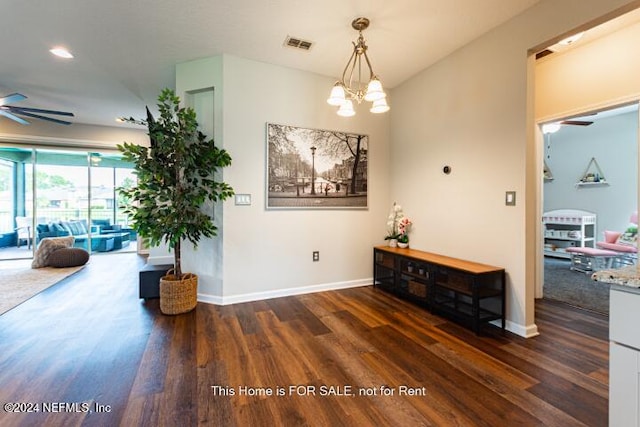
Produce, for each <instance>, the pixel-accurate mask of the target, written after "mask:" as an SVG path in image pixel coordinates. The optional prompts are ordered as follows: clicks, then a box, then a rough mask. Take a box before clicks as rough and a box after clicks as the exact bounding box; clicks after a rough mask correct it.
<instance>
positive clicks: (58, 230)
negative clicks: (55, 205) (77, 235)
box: [49, 223, 71, 237]
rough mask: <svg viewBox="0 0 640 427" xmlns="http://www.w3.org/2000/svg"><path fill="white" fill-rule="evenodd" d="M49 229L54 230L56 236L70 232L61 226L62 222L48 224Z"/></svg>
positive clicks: (66, 234)
mask: <svg viewBox="0 0 640 427" xmlns="http://www.w3.org/2000/svg"><path fill="white" fill-rule="evenodd" d="M49 229H50V230H53V231H55V233H56V236H58V237H63V236H69V235H70V234H71V233H70V232H69V230H67V229H66V228H64V227H63V226H62V224H57V223H52V224H51V225H50V226H49Z"/></svg>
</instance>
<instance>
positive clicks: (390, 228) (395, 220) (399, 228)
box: [384, 203, 412, 243]
mask: <svg viewBox="0 0 640 427" xmlns="http://www.w3.org/2000/svg"><path fill="white" fill-rule="evenodd" d="M411 224H412V222H411V220H410V219H409V218H408V217H406V216H405V215H404V211H403V210H402V206H400V205H399V204H397V203H394V204H393V207H392V208H391V213H389V217H388V218H387V237H385V238H384V239H385V240H389V239H398V240H400V241H402V242H405V243H406V242H408V241H409V227H410V226H411Z"/></svg>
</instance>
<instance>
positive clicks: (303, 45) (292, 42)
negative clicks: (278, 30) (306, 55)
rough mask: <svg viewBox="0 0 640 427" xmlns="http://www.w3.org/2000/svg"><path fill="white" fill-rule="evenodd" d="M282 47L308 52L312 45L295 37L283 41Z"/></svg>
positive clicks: (288, 37)
mask: <svg viewBox="0 0 640 427" xmlns="http://www.w3.org/2000/svg"><path fill="white" fill-rule="evenodd" d="M284 45H285V46H287V47H292V48H295V49H302V50H309V49H311V46H312V45H313V43H312V42H310V41H308V40H302V39H299V38H297V37H291V36H287V38H286V39H284Z"/></svg>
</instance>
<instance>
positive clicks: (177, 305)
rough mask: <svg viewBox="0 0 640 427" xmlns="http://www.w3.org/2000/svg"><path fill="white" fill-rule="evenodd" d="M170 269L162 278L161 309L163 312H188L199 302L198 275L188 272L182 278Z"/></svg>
mask: <svg viewBox="0 0 640 427" xmlns="http://www.w3.org/2000/svg"><path fill="white" fill-rule="evenodd" d="M172 273H173V270H169V271H168V272H167V275H166V276H163V277H161V278H160V311H161V312H162V313H163V314H181V313H187V312H189V311H191V310H193V309H194V308H196V304H197V303H198V276H196V275H195V274H191V273H187V274H185V275H183V276H182V280H178V278H177V277H176V276H175V275H174V274H172Z"/></svg>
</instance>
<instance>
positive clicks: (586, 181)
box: [576, 157, 609, 187]
mask: <svg viewBox="0 0 640 427" xmlns="http://www.w3.org/2000/svg"><path fill="white" fill-rule="evenodd" d="M607 185H609V183H608V182H607V179H606V178H605V177H604V173H602V169H600V165H599V164H598V161H597V160H596V158H595V157H592V158H591V160H590V161H589V164H588V165H587V168H586V169H585V170H584V173H583V174H582V178H580V181H578V182H576V187H594V186H597V187H604V186H607Z"/></svg>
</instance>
